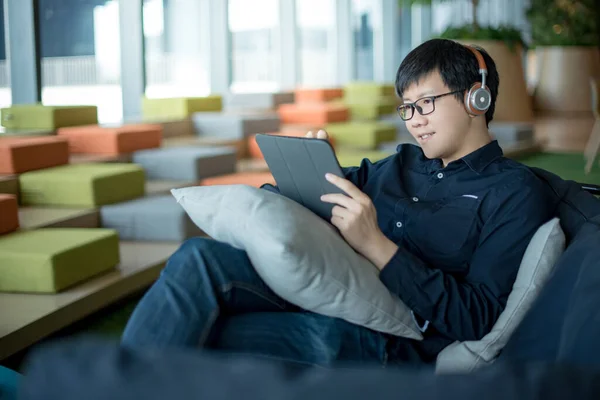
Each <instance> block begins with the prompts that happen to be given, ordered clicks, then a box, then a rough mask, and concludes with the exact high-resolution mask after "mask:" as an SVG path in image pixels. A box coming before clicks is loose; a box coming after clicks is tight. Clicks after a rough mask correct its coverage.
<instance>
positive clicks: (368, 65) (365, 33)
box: [352, 0, 376, 81]
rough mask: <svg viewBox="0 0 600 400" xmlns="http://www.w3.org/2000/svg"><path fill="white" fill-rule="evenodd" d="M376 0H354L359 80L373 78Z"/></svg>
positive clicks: (355, 74)
mask: <svg viewBox="0 0 600 400" xmlns="http://www.w3.org/2000/svg"><path fill="white" fill-rule="evenodd" d="M375 1H376V0H352V19H353V21H352V22H353V26H354V52H355V60H356V70H355V71H354V78H355V79H356V80H359V81H364V80H367V81H368V80H373V78H374V71H373V70H374V63H373V62H374V54H373V16H374V13H375V6H376V4H375Z"/></svg>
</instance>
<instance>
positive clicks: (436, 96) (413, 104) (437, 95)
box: [396, 89, 466, 121]
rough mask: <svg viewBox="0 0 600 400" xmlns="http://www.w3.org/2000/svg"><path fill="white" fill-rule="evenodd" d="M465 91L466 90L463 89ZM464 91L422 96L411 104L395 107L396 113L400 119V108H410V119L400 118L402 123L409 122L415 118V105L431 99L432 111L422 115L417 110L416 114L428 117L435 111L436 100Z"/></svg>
mask: <svg viewBox="0 0 600 400" xmlns="http://www.w3.org/2000/svg"><path fill="white" fill-rule="evenodd" d="M465 90H466V89H465ZM465 90H455V91H453V92H448V93H442V94H436V95H434V96H424V97H421V98H420V99H417V100H415V101H413V102H412V103H404V104H400V105H399V106H398V107H396V112H397V113H398V115H399V116H400V118H402V115H401V114H400V109H401V108H402V107H406V106H410V108H411V110H412V113H411V115H410V118H407V119H404V118H402V121H410V120H411V119H412V117H414V116H415V110H417V107H415V104H416V103H417V102H419V101H421V100H424V99H431V103H432V105H433V109H432V110H431V111H430V112H428V113H426V114H423V113H422V112H421V111H419V110H417V112H418V113H419V114H421V115H429V114H431V113H433V112H434V111H435V101H436V100H437V99H439V98H440V97H444V96H448V95H451V94H456V93H460V92H464V91H465Z"/></svg>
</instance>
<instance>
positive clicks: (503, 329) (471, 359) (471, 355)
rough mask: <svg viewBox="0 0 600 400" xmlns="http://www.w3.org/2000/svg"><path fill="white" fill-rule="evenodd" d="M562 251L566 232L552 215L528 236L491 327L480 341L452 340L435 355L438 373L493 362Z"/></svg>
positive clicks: (468, 368)
mask: <svg viewBox="0 0 600 400" xmlns="http://www.w3.org/2000/svg"><path fill="white" fill-rule="evenodd" d="M564 250H565V234H564V233H563V231H562V229H561V227H560V221H559V219H558V218H554V219H552V220H550V221H548V222H546V223H545V224H544V225H542V226H541V227H540V228H539V229H538V230H537V231H536V233H535V234H534V235H533V237H532V238H531V241H530V242H529V245H528V246H527V249H526V250H525V254H524V255H523V259H522V260H521V265H520V266H519V272H518V273H517V278H516V279H515V283H514V285H513V289H512V291H511V293H510V295H509V296H508V300H507V302H506V307H505V308H504V311H502V313H501V314H500V316H499V317H498V320H497V321H496V323H495V324H494V326H493V327H492V330H491V331H490V332H489V333H488V334H487V335H485V336H484V337H483V338H481V340H477V341H465V342H454V343H452V344H451V345H449V346H448V347H446V348H445V349H444V350H442V351H441V352H440V354H438V358H437V364H436V370H437V372H438V373H456V372H471V371H474V370H475V369H477V368H480V367H483V366H485V365H489V364H491V363H492V362H494V360H495V359H496V358H497V357H498V355H499V354H500V351H501V350H502V349H503V348H504V346H505V345H506V343H507V342H508V339H509V338H510V336H511V335H512V333H513V332H514V331H515V329H516V328H517V326H518V325H519V323H521V321H522V320H523V317H524V316H525V314H526V313H527V311H529V309H530V308H531V305H532V304H533V302H534V301H535V299H536V298H537V296H538V295H539V293H540V291H541V290H542V288H543V286H544V284H545V283H546V282H547V281H548V278H549V277H550V275H552V272H553V271H554V266H555V265H556V262H557V261H558V259H559V258H560V256H561V255H562V253H563V252H564ZM540 329H542V327H540Z"/></svg>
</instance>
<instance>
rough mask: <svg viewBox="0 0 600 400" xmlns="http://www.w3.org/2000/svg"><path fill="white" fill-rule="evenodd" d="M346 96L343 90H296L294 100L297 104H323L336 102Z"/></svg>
mask: <svg viewBox="0 0 600 400" xmlns="http://www.w3.org/2000/svg"><path fill="white" fill-rule="evenodd" d="M343 95H344V89H342V88H328V89H296V91H295V93H294V98H295V101H296V103H323V102H327V101H331V100H336V99H339V98H341V97H342V96H343Z"/></svg>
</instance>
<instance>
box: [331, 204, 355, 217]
mask: <svg viewBox="0 0 600 400" xmlns="http://www.w3.org/2000/svg"><path fill="white" fill-rule="evenodd" d="M331 215H332V216H333V217H338V218H340V219H350V217H352V215H351V214H350V211H348V210H347V209H345V208H344V207H340V206H335V207H333V208H332V209H331Z"/></svg>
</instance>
